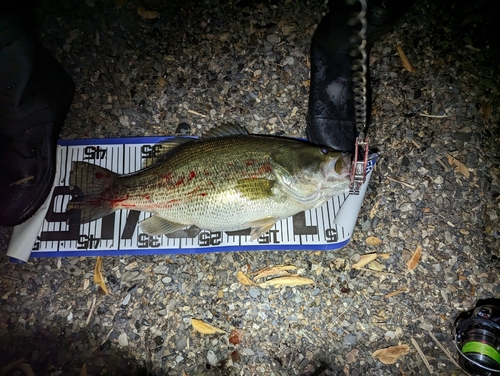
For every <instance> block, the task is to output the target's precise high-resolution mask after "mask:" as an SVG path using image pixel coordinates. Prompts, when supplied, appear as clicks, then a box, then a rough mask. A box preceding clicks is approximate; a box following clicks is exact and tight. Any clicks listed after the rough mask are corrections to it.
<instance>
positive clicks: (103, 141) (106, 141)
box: [10, 136, 351, 263]
mask: <svg viewBox="0 0 500 376" xmlns="http://www.w3.org/2000/svg"><path fill="white" fill-rule="evenodd" d="M178 137H185V138H192V139H196V138H197V137H191V136H146V137H120V138H88V139H75V140H58V144H59V145H61V146H79V145H80V146H83V145H88V146H93V145H117V144H145V143H157V142H164V141H168V140H172V139H174V138H178ZM350 240H351V239H350V238H349V239H347V240H345V241H343V242H340V243H332V244H328V243H326V244H325V243H322V244H304V245H279V244H274V245H269V244H268V245H265V246H264V245H262V246H259V245H256V246H252V245H244V246H224V247H207V248H205V247H203V248H183V249H179V250H175V249H147V250H141V249H135V250H119V251H113V250H99V251H89V250H84V251H83V250H82V251H59V252H43V251H42V252H32V253H31V257H32V258H42V257H70V256H71V257H81V256H127V255H159V254H161V255H178V254H201V253H210V252H243V251H273V250H274V251H289V250H311V251H318V250H319V251H331V250H336V249H340V248H343V247H345V246H346V245H347V244H349V242H350ZM10 261H11V262H14V263H15V262H18V263H23V261H22V260H18V259H15V258H13V257H11V258H10Z"/></svg>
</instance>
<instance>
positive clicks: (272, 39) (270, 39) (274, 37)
mask: <svg viewBox="0 0 500 376" xmlns="http://www.w3.org/2000/svg"><path fill="white" fill-rule="evenodd" d="M266 39H267V41H268V42H269V43H272V44H278V43H279V42H280V41H281V38H280V37H279V36H277V35H276V34H269V35H268V36H267V38H266Z"/></svg>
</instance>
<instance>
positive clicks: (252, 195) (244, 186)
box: [236, 178, 274, 200]
mask: <svg viewBox="0 0 500 376" xmlns="http://www.w3.org/2000/svg"><path fill="white" fill-rule="evenodd" d="M273 187H274V180H269V179H263V178H257V179H252V178H245V179H239V180H238V181H237V182H236V189H238V191H239V192H240V194H241V196H242V197H244V198H247V199H249V200H258V199H262V198H266V197H270V196H272V195H273V191H272V188H273Z"/></svg>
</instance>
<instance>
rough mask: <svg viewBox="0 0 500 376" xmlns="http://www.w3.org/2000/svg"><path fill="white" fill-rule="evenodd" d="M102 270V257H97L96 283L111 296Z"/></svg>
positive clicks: (95, 268)
mask: <svg viewBox="0 0 500 376" xmlns="http://www.w3.org/2000/svg"><path fill="white" fill-rule="evenodd" d="M101 270H102V257H101V256H97V260H96V262H95V267H94V282H95V283H97V284H98V285H99V286H101V289H102V291H104V293H105V294H109V291H108V288H107V287H106V281H105V280H104V277H103V276H102V272H101Z"/></svg>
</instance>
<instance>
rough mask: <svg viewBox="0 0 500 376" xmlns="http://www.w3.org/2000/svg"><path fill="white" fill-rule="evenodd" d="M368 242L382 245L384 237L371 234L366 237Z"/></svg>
mask: <svg viewBox="0 0 500 376" xmlns="http://www.w3.org/2000/svg"><path fill="white" fill-rule="evenodd" d="M366 244H368V245H380V244H382V239H380V238H377V237H376V236H369V237H367V238H366Z"/></svg>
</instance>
